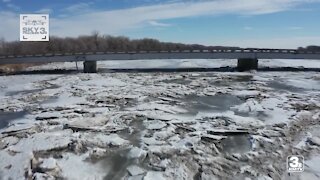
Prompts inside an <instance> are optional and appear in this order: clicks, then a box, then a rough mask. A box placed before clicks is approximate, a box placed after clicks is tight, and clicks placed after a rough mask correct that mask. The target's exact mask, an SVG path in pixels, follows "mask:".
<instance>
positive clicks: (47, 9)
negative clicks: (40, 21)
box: [36, 8, 53, 14]
mask: <svg viewBox="0 0 320 180" xmlns="http://www.w3.org/2000/svg"><path fill="white" fill-rule="evenodd" d="M36 12H37V13H41V14H51V13H53V10H52V9H49V8H44V9H40V10H38V11H36Z"/></svg>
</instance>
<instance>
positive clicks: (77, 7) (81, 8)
mask: <svg viewBox="0 0 320 180" xmlns="http://www.w3.org/2000/svg"><path fill="white" fill-rule="evenodd" d="M91 4H92V3H83V2H81V3H78V4H74V5H72V6H69V7H67V8H65V9H63V11H64V12H65V13H71V14H77V13H87V12H89V10H91V9H90V5H91Z"/></svg>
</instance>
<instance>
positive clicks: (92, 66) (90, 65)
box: [83, 61, 97, 73]
mask: <svg viewBox="0 0 320 180" xmlns="http://www.w3.org/2000/svg"><path fill="white" fill-rule="evenodd" d="M83 72H84V73H96V72H97V61H84V62H83Z"/></svg>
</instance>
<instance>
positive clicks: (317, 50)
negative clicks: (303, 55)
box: [298, 46, 320, 52]
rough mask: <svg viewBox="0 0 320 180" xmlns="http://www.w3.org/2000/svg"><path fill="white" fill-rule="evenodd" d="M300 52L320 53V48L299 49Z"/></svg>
mask: <svg viewBox="0 0 320 180" xmlns="http://www.w3.org/2000/svg"><path fill="white" fill-rule="evenodd" d="M298 51H308V52H320V46H307V47H305V48H304V47H299V48H298Z"/></svg>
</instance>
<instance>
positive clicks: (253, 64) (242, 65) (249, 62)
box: [237, 58, 258, 71]
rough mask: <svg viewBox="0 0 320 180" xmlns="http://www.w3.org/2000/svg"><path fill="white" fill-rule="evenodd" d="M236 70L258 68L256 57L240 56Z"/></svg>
mask: <svg viewBox="0 0 320 180" xmlns="http://www.w3.org/2000/svg"><path fill="white" fill-rule="evenodd" d="M237 69H238V71H249V70H253V69H258V59H256V58H240V59H238V65H237Z"/></svg>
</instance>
